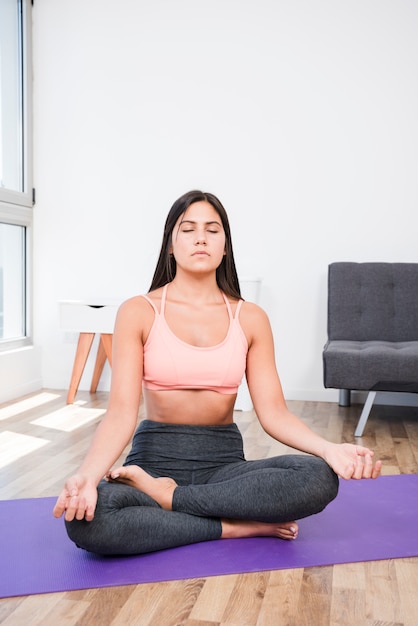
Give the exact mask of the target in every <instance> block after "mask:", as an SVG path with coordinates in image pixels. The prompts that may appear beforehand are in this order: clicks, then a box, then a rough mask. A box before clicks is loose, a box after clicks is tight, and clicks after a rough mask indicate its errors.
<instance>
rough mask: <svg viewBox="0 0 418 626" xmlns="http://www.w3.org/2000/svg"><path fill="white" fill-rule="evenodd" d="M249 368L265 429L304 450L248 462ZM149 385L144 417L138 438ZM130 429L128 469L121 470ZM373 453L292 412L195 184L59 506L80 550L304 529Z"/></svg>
mask: <svg viewBox="0 0 418 626" xmlns="http://www.w3.org/2000/svg"><path fill="white" fill-rule="evenodd" d="M244 375H246V378H247V382H248V388H249V391H250V394H251V399H252V402H253V405H254V411H255V414H256V416H257V418H258V420H259V422H260V424H261V426H262V427H263V429H264V430H265V431H266V433H268V434H269V435H270V436H271V437H273V438H274V439H276V440H277V441H280V442H282V443H284V444H286V445H287V446H291V447H293V448H295V449H297V450H300V451H303V452H305V453H308V454H303V455H301V454H298V455H295V454H293V455H283V456H278V457H273V458H267V459H262V460H256V461H246V460H245V457H244V452H243V442H242V437H241V434H240V431H239V430H238V427H237V426H236V424H235V423H234V421H233V412H234V403H235V400H236V397H237V390H238V386H239V384H240V382H241V380H242V378H243V376H244ZM142 393H143V394H144V401H145V410H146V419H144V420H142V421H141V422H140V424H139V427H138V428H137V430H136V432H135V434H134V431H135V428H136V426H137V421H138V412H139V405H140V400H141V395H142ZM133 435H134V436H133ZM132 436H133V441H132V448H131V451H130V453H129V454H128V456H127V458H126V461H125V463H124V465H123V466H122V467H113V465H114V464H115V462H116V460H117V459H118V457H119V456H120V454H121V453H122V451H123V450H124V448H125V446H126V445H127V444H128V442H129V441H130V440H131V438H132ZM372 457H373V452H372V451H371V450H369V449H368V448H365V447H363V446H357V445H352V444H335V443H331V442H329V441H327V440H325V439H323V438H322V437H320V436H319V435H317V434H315V433H314V432H313V431H311V430H310V429H309V428H308V427H307V426H306V425H305V424H304V423H303V422H302V421H301V420H300V419H299V418H298V417H297V416H296V415H294V414H292V413H291V412H290V411H289V410H288V408H287V406H286V403H285V400H284V397H283V393H282V388H281V385H280V380H279V377H278V374H277V371H276V363H275V357H274V346H273V338H272V332H271V328H270V324H269V321H268V318H267V316H266V314H265V312H264V311H263V310H262V309H261V308H260V307H259V306H257V305H256V304H254V303H251V302H244V301H243V300H242V299H241V295H240V287H239V282H238V277H237V272H236V268H235V262H234V256H233V251H232V243H231V234H230V228H229V222H228V217H227V214H226V212H225V209H224V208H223V206H222V204H221V203H220V201H219V200H218V199H217V198H216V197H215V196H213V195H212V194H209V193H202V192H200V191H191V192H189V193H186V194H185V195H184V196H182V197H181V198H179V199H178V200H177V201H176V202H175V203H174V205H173V207H172V208H171V210H170V212H169V214H168V217H167V221H166V225H165V230H164V236H163V242H162V247H161V252H160V256H159V259H158V263H157V267H156V270H155V274H154V278H153V280H152V284H151V288H150V291H149V293H148V294H147V295H144V296H137V297H134V298H131V299H130V300H127V301H126V302H124V303H123V304H122V305H121V307H120V309H119V311H118V315H117V319H116V324H115V330H114V335H113V365H112V382H111V390H110V396H109V404H108V409H107V411H106V414H105V416H104V418H103V420H102V421H101V423H100V424H99V426H98V428H97V430H96V432H95V435H94V438H93V440H92V443H91V446H90V448H89V451H88V453H87V455H86V457H85V460H84V462H83V463H82V465H81V467H80V469H79V471H78V473H77V474H75V475H74V476H72V477H71V478H69V479H68V480H67V481H66V484H65V487H64V489H63V491H62V492H61V494H60V496H59V497H58V500H57V503H56V505H55V508H54V515H55V516H56V517H60V516H61V515H63V514H64V516H65V523H66V527H67V532H68V535H69V537H70V538H71V539H72V540H73V541H74V542H75V543H76V544H77V545H78V546H79V547H81V548H84V549H86V550H89V551H91V552H96V553H99V554H108V555H121V554H141V553H145V552H152V551H154V550H161V549H164V548H171V547H175V546H180V545H184V544H189V543H194V542H199V541H208V540H212V539H222V538H234V537H254V536H273V537H278V538H281V539H296V537H297V534H298V525H297V523H296V520H298V519H301V518H303V517H306V516H308V515H313V514H315V513H319V512H320V511H322V510H323V509H324V508H325V507H326V506H327V504H328V503H329V502H331V500H333V499H334V498H335V497H336V495H337V491H338V476H341V477H342V478H345V479H350V478H353V479H360V478H376V477H377V476H378V475H379V473H380V468H381V462H380V461H377V462H376V463H374V462H373V459H372Z"/></svg>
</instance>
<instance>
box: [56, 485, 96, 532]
mask: <svg viewBox="0 0 418 626" xmlns="http://www.w3.org/2000/svg"><path fill="white" fill-rule="evenodd" d="M96 503H97V487H96V485H95V484H94V483H93V482H92V481H91V480H90V479H88V478H87V477H86V476H83V475H82V474H76V475H75V476H71V478H69V479H68V480H67V482H66V483H65V486H64V489H63V490H62V491H61V493H60V495H59V496H58V500H57V502H56V504H55V507H54V510H53V513H54V516H55V517H61V515H63V513H65V520H66V521H67V522H71V521H72V520H73V519H74V518H75V519H77V520H82V519H85V520H86V521H87V522H91V520H92V519H93V517H94V511H95V509H96Z"/></svg>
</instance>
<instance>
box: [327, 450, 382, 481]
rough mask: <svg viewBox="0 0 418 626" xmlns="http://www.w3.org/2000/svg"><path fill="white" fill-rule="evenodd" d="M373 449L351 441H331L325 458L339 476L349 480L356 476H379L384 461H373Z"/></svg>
mask: <svg viewBox="0 0 418 626" xmlns="http://www.w3.org/2000/svg"><path fill="white" fill-rule="evenodd" d="M373 454H374V453H373V451H372V450H369V448H365V447H364V446H357V445H355V444H351V443H329V444H328V445H327V447H326V449H325V453H324V456H323V458H324V460H325V461H326V462H327V463H328V465H329V466H330V467H332V469H333V470H334V472H335V473H336V474H338V476H341V478H344V479H345V480H349V479H350V478H354V479H356V480H359V479H360V478H377V477H378V476H379V474H380V470H381V469H382V461H376V462H375V463H374V462H373Z"/></svg>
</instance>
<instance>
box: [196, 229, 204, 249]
mask: <svg viewBox="0 0 418 626" xmlns="http://www.w3.org/2000/svg"><path fill="white" fill-rule="evenodd" d="M195 243H196V245H197V246H198V245H203V246H206V233H205V231H202V232H198V233H197V234H196V242H195Z"/></svg>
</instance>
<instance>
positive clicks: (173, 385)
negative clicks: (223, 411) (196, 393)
mask: <svg viewBox="0 0 418 626" xmlns="http://www.w3.org/2000/svg"><path fill="white" fill-rule="evenodd" d="M166 294H167V285H165V286H164V289H163V292H162V298H161V311H158V309H157V307H156V306H155V304H154V302H153V301H152V300H151V299H150V298H148V296H143V297H144V298H145V299H146V300H147V301H148V302H149V303H150V304H151V306H152V308H153V309H154V312H155V319H154V322H153V325H152V327H151V331H150V334H149V336H148V339H147V341H146V343H145V346H144V375H143V385H144V387H145V388H146V389H152V390H155V391H163V390H170V389H209V390H212V391H217V392H218V393H224V394H235V393H237V391H238V387H239V385H240V383H241V381H242V378H243V376H244V372H245V367H246V359H247V352H248V343H247V339H246V337H245V334H244V331H243V330H242V328H241V325H240V323H239V320H238V314H239V311H240V309H241V305H242V302H243V301H242V300H240V301H239V302H238V305H237V308H236V311H235V315H234V316H233V315H232V311H231V306H230V304H229V301H228V299H227V297H226V296H225V294H224V293H222V295H223V298H224V300H225V304H226V307H227V309H228V313H229V321H230V322H229V329H228V333H227V335H226V337H225V339H224V340H223V341H222V342H221V343H218V344H217V345H216V346H209V347H198V346H193V345H191V344H189V343H186V342H185V341H182V340H181V339H179V338H178V337H176V335H175V334H174V333H173V331H172V330H170V328H169V326H168V324H167V322H166V320H165V317H164V310H165V301H166Z"/></svg>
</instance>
